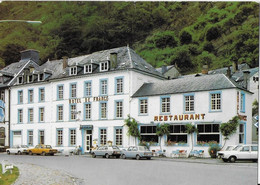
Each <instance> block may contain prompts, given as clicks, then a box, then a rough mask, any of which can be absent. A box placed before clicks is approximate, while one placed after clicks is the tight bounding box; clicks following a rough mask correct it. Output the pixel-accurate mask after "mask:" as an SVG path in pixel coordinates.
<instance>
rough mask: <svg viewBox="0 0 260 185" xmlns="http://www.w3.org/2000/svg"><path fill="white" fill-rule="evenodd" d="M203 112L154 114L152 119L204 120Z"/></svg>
mask: <svg viewBox="0 0 260 185" xmlns="http://www.w3.org/2000/svg"><path fill="white" fill-rule="evenodd" d="M204 118H205V114H181V115H160V116H154V121H182V120H204Z"/></svg>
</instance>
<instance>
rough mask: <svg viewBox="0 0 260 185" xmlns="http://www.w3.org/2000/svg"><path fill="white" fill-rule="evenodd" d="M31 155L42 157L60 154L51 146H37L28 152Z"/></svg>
mask: <svg viewBox="0 0 260 185" xmlns="http://www.w3.org/2000/svg"><path fill="white" fill-rule="evenodd" d="M27 151H28V153H29V154H30V155H33V154H40V155H54V154H55V153H57V152H58V150H56V149H52V147H51V145H42V144H40V145H36V146H35V147H34V148H30V149H28V150H27Z"/></svg>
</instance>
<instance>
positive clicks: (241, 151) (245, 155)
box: [218, 145, 258, 162]
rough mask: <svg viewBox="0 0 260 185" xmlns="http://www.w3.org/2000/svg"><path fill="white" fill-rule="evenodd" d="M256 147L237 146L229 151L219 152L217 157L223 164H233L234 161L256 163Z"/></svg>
mask: <svg viewBox="0 0 260 185" xmlns="http://www.w3.org/2000/svg"><path fill="white" fill-rule="evenodd" d="M257 151H258V146H257V145H238V146H236V147H235V148H234V149H233V150H230V151H219V152H218V155H219V158H221V159H222V160H223V161H224V162H228V161H230V162H235V161H236V160H252V161H254V162H256V161H257Z"/></svg>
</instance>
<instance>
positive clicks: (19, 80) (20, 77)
mask: <svg viewBox="0 0 260 185" xmlns="http://www.w3.org/2000/svg"><path fill="white" fill-rule="evenodd" d="M17 83H18V84H22V83H23V77H22V76H19V77H18V78H17Z"/></svg>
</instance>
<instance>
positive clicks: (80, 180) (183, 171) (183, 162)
mask: <svg viewBox="0 0 260 185" xmlns="http://www.w3.org/2000/svg"><path fill="white" fill-rule="evenodd" d="M3 159H4V160H8V161H10V162H13V163H14V164H18V167H20V168H28V167H29V168H31V167H32V166H33V167H34V168H33V171H34V173H33V175H32V174H31V175H30V176H28V178H32V176H37V174H41V175H42V176H45V178H41V180H43V179H49V184H56V185H57V184H84V185H85V184H86V185H133V184H134V185H138V184H142V185H168V184H182V185H186V184H187V185H190V184H193V185H208V184H210V185H221V184H227V185H245V184H246V185H251V184H252V185H255V184H257V163H252V162H237V163H223V162H222V161H220V160H214V159H168V158H156V159H153V160H140V161H136V160H131V159H127V160H123V159H103V158H95V159H93V158H90V157H88V156H69V157H65V156H28V155H23V156H18V155H6V154H0V161H2V160H3ZM30 165H31V167H30ZM20 170H21V173H22V174H24V173H23V171H26V170H25V169H20ZM27 171H28V170H27ZM42 172H43V173H42ZM47 172H48V173H47ZM25 175H26V174H25ZM54 176H55V178H56V179H58V180H57V181H51V178H53V177H54ZM23 178H26V177H25V176H23ZM64 179H66V183H62V182H63V181H64ZM19 180H20V179H19ZM19 180H18V182H17V183H16V185H18V184H22V183H19ZM27 180H28V179H27ZM34 182H35V181H34Z"/></svg>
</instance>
